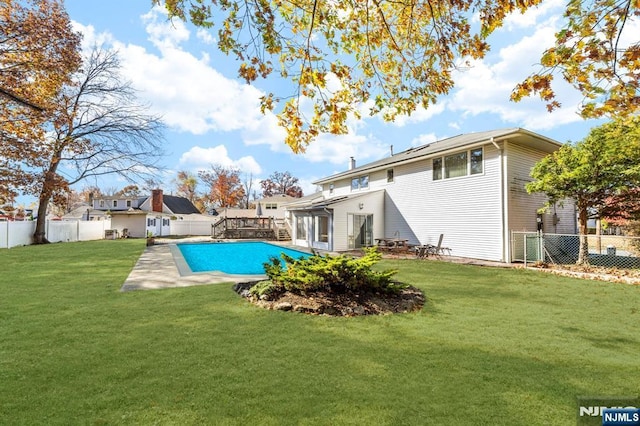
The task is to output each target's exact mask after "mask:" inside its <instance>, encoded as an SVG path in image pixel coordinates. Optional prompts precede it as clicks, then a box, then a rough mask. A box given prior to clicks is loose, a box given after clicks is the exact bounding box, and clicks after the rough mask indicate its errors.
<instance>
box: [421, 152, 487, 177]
mask: <svg viewBox="0 0 640 426" xmlns="http://www.w3.org/2000/svg"><path fill="white" fill-rule="evenodd" d="M482 159H483V151H482V148H476V149H472V150H469V151H462V152H457V153H455V154H451V155H446V156H444V157H438V158H434V159H433V160H432V166H433V180H440V179H450V178H455V177H460V176H467V175H477V174H482V173H483V172H484V166H483V161H482Z"/></svg>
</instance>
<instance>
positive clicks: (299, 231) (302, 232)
mask: <svg viewBox="0 0 640 426" xmlns="http://www.w3.org/2000/svg"><path fill="white" fill-rule="evenodd" d="M304 219H305V217H304V216H298V217H296V239H298V240H306V239H307V226H306V223H305V220H304Z"/></svg>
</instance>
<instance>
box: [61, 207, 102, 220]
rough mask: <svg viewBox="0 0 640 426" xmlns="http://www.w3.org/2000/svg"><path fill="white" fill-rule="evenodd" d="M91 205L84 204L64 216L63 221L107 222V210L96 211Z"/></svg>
mask: <svg viewBox="0 0 640 426" xmlns="http://www.w3.org/2000/svg"><path fill="white" fill-rule="evenodd" d="M91 207H92V206H90V205H89V204H82V205H80V206H77V207H76V208H74V209H72V210H71V211H70V212H68V213H66V214H64V215H63V216H62V219H63V220H105V219H107V218H108V216H107V214H106V211H105V210H96V209H93V208H91Z"/></svg>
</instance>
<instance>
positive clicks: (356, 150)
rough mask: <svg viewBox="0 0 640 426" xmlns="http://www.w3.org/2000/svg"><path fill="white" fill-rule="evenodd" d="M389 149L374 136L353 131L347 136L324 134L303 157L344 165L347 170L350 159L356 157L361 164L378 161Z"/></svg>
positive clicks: (314, 161) (318, 161)
mask: <svg viewBox="0 0 640 426" xmlns="http://www.w3.org/2000/svg"><path fill="white" fill-rule="evenodd" d="M388 152H389V147H388V146H385V145H383V144H382V142H380V141H379V140H378V139H377V138H376V137H375V136H373V135H368V136H364V135H358V134H356V133H355V131H352V132H350V133H348V134H346V135H330V134H323V135H320V136H319V137H318V139H317V140H316V141H314V142H313V143H311V144H310V145H309V146H308V147H307V151H306V152H305V153H304V154H303V157H304V158H305V159H306V160H308V161H310V162H312V163H320V162H327V161H328V162H330V163H332V164H342V165H344V167H345V169H346V168H347V166H348V164H349V158H350V157H354V158H355V159H356V160H357V161H358V163H359V164H364V163H365V162H367V161H366V160H368V161H373V160H377V159H379V158H382V157H383V156H384V155H386V154H388Z"/></svg>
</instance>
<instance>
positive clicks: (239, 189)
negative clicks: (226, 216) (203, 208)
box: [198, 164, 245, 208]
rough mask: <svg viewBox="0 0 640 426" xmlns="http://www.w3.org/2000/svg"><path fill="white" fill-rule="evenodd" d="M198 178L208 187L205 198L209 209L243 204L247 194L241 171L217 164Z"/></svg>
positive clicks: (201, 172) (199, 173)
mask: <svg viewBox="0 0 640 426" xmlns="http://www.w3.org/2000/svg"><path fill="white" fill-rule="evenodd" d="M198 176H199V177H200V180H202V182H203V183H204V185H205V186H206V192H205V194H204V196H203V198H204V200H205V201H206V204H208V206H209V207H222V208H227V207H237V206H238V205H240V203H241V202H242V200H243V198H244V196H245V193H244V186H243V185H242V180H241V178H240V170H238V169H235V168H232V167H224V166H221V165H219V164H216V165H212V166H211V169H210V170H201V171H200V172H198Z"/></svg>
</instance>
